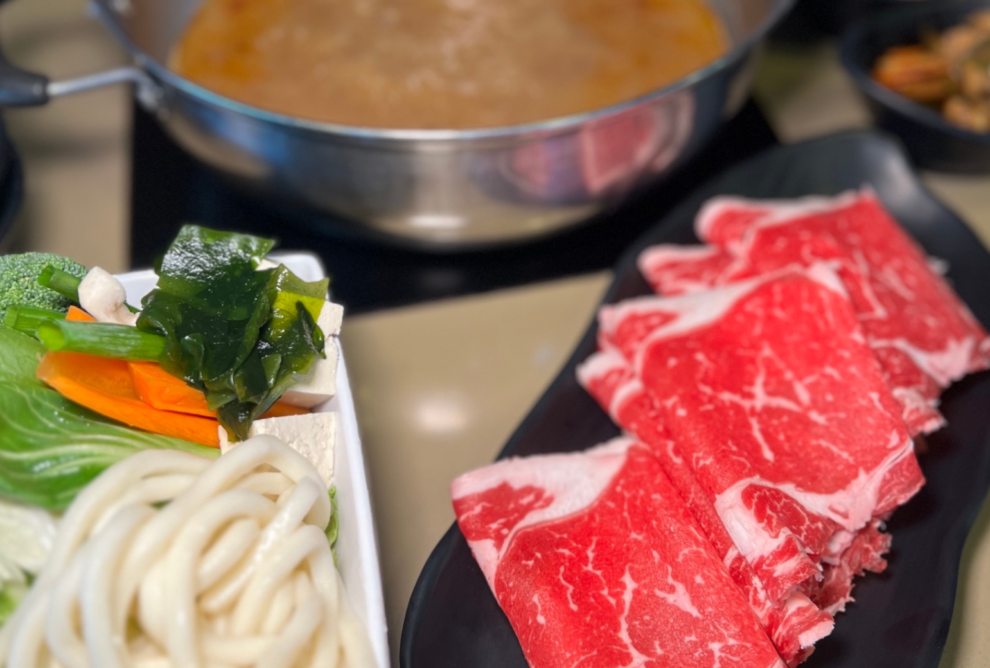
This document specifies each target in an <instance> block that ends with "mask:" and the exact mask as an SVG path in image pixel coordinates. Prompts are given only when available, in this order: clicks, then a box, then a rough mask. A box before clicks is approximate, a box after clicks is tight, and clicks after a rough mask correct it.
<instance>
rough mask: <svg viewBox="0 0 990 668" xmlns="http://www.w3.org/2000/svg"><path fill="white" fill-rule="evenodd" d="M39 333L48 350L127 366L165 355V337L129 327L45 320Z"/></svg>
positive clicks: (40, 324)
mask: <svg viewBox="0 0 990 668" xmlns="http://www.w3.org/2000/svg"><path fill="white" fill-rule="evenodd" d="M36 331H37V335H38V339H40V340H41V343H43V344H44V346H45V347H46V348H48V349H49V350H55V351H65V352H73V353H85V354H87V355H96V356H98V357H110V358H113V359H118V360H127V361H128V362H157V361H158V360H159V359H161V357H162V355H164V354H165V337H163V336H158V335H157V334H149V333H148V332H142V331H141V330H139V329H137V328H135V327H129V326H127V325H114V324H110V323H95V322H69V321H67V320H46V321H44V322H41V323H39V324H38V325H37V328H36Z"/></svg>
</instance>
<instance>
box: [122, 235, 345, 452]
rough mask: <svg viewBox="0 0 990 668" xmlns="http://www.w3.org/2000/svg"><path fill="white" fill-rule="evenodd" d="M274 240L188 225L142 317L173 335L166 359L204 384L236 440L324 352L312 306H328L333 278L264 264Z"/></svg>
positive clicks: (148, 326)
mask: <svg viewBox="0 0 990 668" xmlns="http://www.w3.org/2000/svg"><path fill="white" fill-rule="evenodd" d="M273 246H274V242H273V241H272V240H270V239H261V238H259V237H253V236H249V235H245V234H234V233H230V232H218V231H215V230H209V229H205V228H202V227H197V226H195V225H186V226H184V227H183V228H182V229H181V230H180V232H179V235H178V237H177V238H176V240H175V241H174V242H173V243H172V246H171V247H170V248H169V250H168V251H167V252H166V254H165V256H164V257H163V258H162V262H161V264H160V266H159V268H158V275H159V278H158V287H157V289H155V290H153V291H152V292H151V293H150V294H148V295H147V296H146V297H145V298H144V301H143V309H142V311H141V315H140V317H139V318H138V322H137V327H138V329H141V330H143V331H145V332H150V333H153V334H157V335H160V336H164V337H165V338H166V347H165V356H164V357H163V358H162V360H161V364H162V367H163V368H164V369H165V370H166V371H168V372H169V373H171V374H173V375H175V376H178V377H179V378H182V379H184V380H185V381H186V382H187V383H189V384H190V385H192V386H193V387H196V388H198V389H200V390H202V391H203V393H204V394H205V395H206V399H207V402H208V404H209V406H210V407H211V408H213V409H216V410H217V418H218V420H219V421H220V423H221V424H223V425H224V426H225V427H226V428H227V430H228V431H230V432H231V433H233V434H234V435H235V437H237V438H238V439H244V438H246V437H247V433H248V428H249V427H250V425H251V422H252V421H253V420H254V419H255V418H257V417H258V416H259V415H261V414H262V413H264V412H265V411H266V410H268V408H270V407H271V405H272V404H274V403H275V402H276V401H277V400H278V398H279V397H280V396H281V395H282V393H284V392H285V390H286V389H288V388H289V387H291V386H292V385H293V384H294V383H295V382H297V379H298V378H299V377H300V376H302V375H303V374H305V373H307V372H308V371H309V370H310V368H311V367H312V364H313V361H314V359H316V357H317V356H322V355H323V334H322V332H321V331H320V330H319V328H318V327H317V326H316V318H317V317H318V316H319V311H317V312H316V314H315V315H314V314H313V313H312V312H311V309H313V308H315V303H316V302H317V301H319V302H320V303H319V306H320V307H322V300H323V299H324V297H325V295H326V291H327V286H328V283H329V281H328V280H322V281H316V282H313V283H308V282H306V281H303V280H301V279H300V278H299V277H297V276H296V275H295V274H293V273H292V272H291V271H289V270H288V269H286V268H285V267H284V266H280V267H278V268H276V269H266V270H261V271H259V270H258V269H257V267H258V265H259V264H260V262H261V261H262V260H263V259H264V257H265V256H266V255H267V254H268V252H269V251H270V250H271V249H272V247H273ZM286 295H289V296H286ZM292 295H294V296H292Z"/></svg>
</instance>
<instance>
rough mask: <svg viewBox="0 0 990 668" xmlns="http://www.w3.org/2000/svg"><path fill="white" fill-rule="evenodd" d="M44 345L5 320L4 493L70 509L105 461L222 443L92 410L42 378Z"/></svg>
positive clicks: (1, 358) (1, 359)
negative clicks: (157, 430)
mask: <svg viewBox="0 0 990 668" xmlns="http://www.w3.org/2000/svg"><path fill="white" fill-rule="evenodd" d="M44 352H45V350H44V348H43V347H42V346H41V344H39V343H38V342H37V341H35V340H34V339H32V338H31V337H29V336H27V335H25V334H21V333H20V332H15V331H14V330H12V329H9V328H7V327H3V326H0V495H2V496H5V497H7V498H10V499H13V500H16V501H18V502H21V503H26V504H29V505H35V506H40V507H42V508H46V509H48V510H54V511H61V510H64V509H65V508H66V507H67V506H68V505H69V503H71V502H72V500H73V499H74V498H75V497H76V494H78V493H79V491H80V490H81V489H82V488H83V487H85V486H86V485H87V484H88V483H89V482H90V481H91V480H92V479H93V478H95V477H96V476H97V475H99V474H100V473H102V472H103V471H104V470H105V469H107V468H108V467H110V466H112V465H113V464H115V463H117V462H119V461H120V460H122V459H124V458H126V457H127V456H129V455H131V454H133V453H135V452H137V451H139V450H148V449H158V448H163V449H164V448H167V449H172V450H182V451H184V452H190V453H193V454H196V455H199V456H201V457H209V458H211V459H213V458H216V457H217V456H219V454H220V453H219V451H218V450H216V449H214V448H206V447H203V446H199V445H194V444H192V443H188V442H186V441H182V440H179V439H174V438H166V437H164V436H156V435H154V434H148V433H145V432H141V431H137V430H135V429H130V428H129V427H125V426H123V425H120V424H118V423H116V422H113V421H111V420H108V419H106V418H104V417H102V416H100V415H97V414H96V413H93V412H92V411H89V410H86V409H85V408H82V407H80V406H77V405H76V404H74V403H72V402H71V401H69V400H67V399H65V398H63V397H62V395H60V394H59V393H58V392H55V391H54V390H51V389H48V388H47V387H46V386H45V385H44V384H42V383H41V382H40V381H38V380H37V379H36V378H35V370H36V368H37V365H38V361H39V360H40V359H41V356H42V354H43V353H44Z"/></svg>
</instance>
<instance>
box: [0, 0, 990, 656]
mask: <svg viewBox="0 0 990 668" xmlns="http://www.w3.org/2000/svg"><path fill="white" fill-rule="evenodd" d="M2 12H3V21H2V22H0V38H2V40H3V43H4V45H5V47H6V50H7V52H8V54H9V55H10V56H11V58H13V59H14V60H15V61H16V62H18V63H21V64H23V65H26V66H31V67H34V68H38V69H41V70H42V71H44V72H45V73H47V74H50V75H58V76H66V75H74V74H81V73H86V72H90V71H93V70H95V69H97V68H99V67H101V66H106V65H108V64H113V63H116V62H118V61H119V59H120V53H119V51H117V49H116V48H115V47H114V46H113V45H112V44H111V43H110V42H109V41H108V40H107V39H106V38H105V36H104V34H103V32H102V29H101V28H100V27H99V26H97V25H96V24H95V23H94V22H93V21H92V20H91V19H89V18H87V17H86V14H85V3H84V0H44V1H43V2H31V1H29V0H20V2H14V3H10V4H9V5H5V6H4V7H3V9H2ZM834 55H835V54H834V50H833V49H832V48H830V47H827V46H826V47H814V48H810V49H807V50H801V51H782V50H779V49H776V50H771V51H770V53H769V54H768V57H767V58H766V59H765V61H764V63H763V66H762V67H761V70H760V73H759V76H758V81H757V93H758V97H759V99H760V100H761V102H762V103H763V106H764V107H765V109H766V111H767V114H768V116H769V117H770V119H771V121H772V123H773V125H774V127H775V129H776V131H777V133H778V134H779V136H780V137H781V138H782V139H783V140H784V141H797V140H800V139H803V138H806V137H810V136H814V135H817V134H822V133H826V132H831V131H835V130H839V129H844V128H849V127H863V126H866V125H868V122H869V120H868V117H867V114H866V112H865V110H864V108H863V106H862V105H861V103H860V102H859V100H858V99H857V97H856V95H855V92H854V91H853V89H852V86H851V84H850V83H849V82H848V80H846V78H845V76H844V74H843V73H842V71H841V68H840V67H839V66H838V65H837V63H836V61H835V58H834ZM126 96H127V92H126V91H125V90H124V89H116V90H107V91H101V92H98V93H91V94H88V95H86V96H81V97H78V98H74V99H66V100H59V101H57V102H55V103H53V104H52V105H51V106H50V107H48V108H46V109H43V110H16V111H9V112H7V113H6V114H5V118H6V120H7V123H8V126H9V131H10V133H11V135H12V136H13V137H14V140H15V142H16V144H17V146H18V148H19V149H20V151H21V153H22V155H23V158H24V163H25V168H26V171H27V178H28V182H27V198H26V205H25V210H24V212H23V215H22V223H23V224H24V232H23V233H22V235H21V238H20V240H19V242H18V246H19V247H20V248H25V249H46V250H52V251H55V252H60V253H65V254H71V255H73V256H74V257H76V258H78V259H79V260H81V261H83V262H85V263H86V264H90V265H93V264H99V265H101V266H103V267H105V268H107V269H110V270H119V269H123V268H125V267H126V266H127V257H126V247H127V212H128V193H129V190H128V173H129V167H128V164H127V156H128V153H127V141H128V132H129V129H128V109H129V107H128V104H127V97H126ZM923 178H924V179H925V182H926V183H927V184H928V186H929V187H930V188H932V190H934V191H935V192H936V193H937V194H938V195H939V196H940V197H941V198H943V200H944V201H945V202H946V203H948V204H949V205H950V206H951V207H952V208H954V209H955V210H956V211H957V212H958V213H960V214H961V215H962V216H963V217H964V218H965V219H966V220H967V221H968V222H969V223H970V224H971V225H972V226H973V227H974V229H975V230H976V231H977V232H978V233H979V234H980V236H981V237H982V239H983V240H984V242H985V243H988V244H990V177H958V176H946V175H936V174H925V175H923ZM609 280H610V275H609V274H608V273H607V272H604V273H599V274H594V275H590V276H584V277H580V278H576V279H570V280H562V281H556V282H551V283H545V284H538V285H533V286H529V287H525V288H520V289H515V290H507V291H503V292H498V293H494V294H487V295H483V296H479V297H470V298H464V299H456V300H450V301H446V302H441V303H434V304H429V305H425V306H421V307H415V308H407V309H399V310H394V311H387V312H381V313H375V314H372V315H366V316H362V317H353V318H348V319H347V320H346V321H345V326H344V333H343V347H344V351H345V355H346V356H347V360H348V366H349V368H350V372H351V377H352V382H353V384H354V388H353V389H354V393H355V397H356V401H357V409H358V415H359V419H360V422H361V428H362V434H363V439H364V444H365V449H366V452H367V457H368V467H369V476H370V481H371V485H372V494H373V500H374V505H375V512H376V514H377V521H378V533H379V538H380V548H381V555H382V566H383V577H384V583H385V592H386V599H387V601H386V604H387V609H388V616H389V623H390V626H391V629H390V632H391V641H392V646H393V650H394V649H395V648H396V647H397V644H398V638H399V632H400V629H401V624H402V618H403V615H404V612H405V607H406V603H407V601H408V599H409V594H410V592H411V591H412V587H413V584H414V583H415V580H416V577H417V575H418V573H419V571H420V569H421V567H422V565H423V563H424V562H425V560H426V558H427V556H428V555H429V553H430V551H431V549H432V548H433V546H434V545H435V543H436V542H437V540H439V538H440V537H441V536H442V534H443V533H444V531H445V530H446V529H447V527H448V526H449V525H450V523H451V522H452V520H453V513H452V512H451V510H450V503H449V497H448V494H447V489H448V487H447V486H448V484H449V482H450V481H451V479H453V478H454V477H455V476H456V475H458V474H460V473H462V472H464V471H466V470H468V469H470V468H472V467H476V466H480V465H483V464H485V463H487V462H489V461H491V459H492V458H493V457H494V456H495V454H496V453H497V452H498V450H499V449H500V448H501V447H502V445H503V444H504V443H505V441H506V439H507V438H508V436H509V435H510V434H511V433H512V432H513V430H514V429H515V427H516V426H517V425H518V424H519V422H520V421H521V420H522V418H523V417H524V416H525V415H526V414H527V412H528V411H529V410H530V408H531V407H532V405H533V403H534V402H535V401H536V400H537V398H538V397H539V396H540V395H541V394H542V392H543V390H544V389H545V388H546V387H547V385H548V384H549V382H550V381H551V380H552V378H553V377H554V376H555V375H556V374H557V372H558V370H559V369H560V367H561V366H562V365H563V363H564V361H565V360H566V359H567V357H568V355H569V354H570V352H571V349H572V348H573V346H574V345H575V344H576V342H577V341H578V339H579V337H580V335H581V334H582V332H583V331H584V330H585V328H586V326H587V324H588V323H589V322H590V320H591V318H592V317H593V314H594V310H595V306H596V304H597V303H598V300H599V299H600V297H601V295H602V294H603V292H604V290H605V288H606V286H607V284H608V281H609ZM988 526H990V505H988V506H987V507H986V508H984V512H983V514H982V515H981V517H980V519H979V521H978V523H977V527H976V529H975V530H974V531H973V533H972V534H971V537H970V540H969V542H968V544H967V547H966V553H965V556H964V560H963V568H962V579H961V583H960V587H959V592H960V596H959V598H958V601H957V606H956V614H955V615H954V618H953V624H952V629H951V633H950V639H949V645H948V647H947V649H946V652H945V656H944V659H943V661H942V668H987V667H990V633H987V632H986V631H985V629H990V528H988ZM840 623H841V621H840Z"/></svg>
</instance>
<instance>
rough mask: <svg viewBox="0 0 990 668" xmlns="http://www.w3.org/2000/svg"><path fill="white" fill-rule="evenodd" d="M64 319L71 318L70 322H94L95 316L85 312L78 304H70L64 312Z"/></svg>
mask: <svg viewBox="0 0 990 668" xmlns="http://www.w3.org/2000/svg"><path fill="white" fill-rule="evenodd" d="M65 319H66V320H71V321H72V322H96V318H94V317H93V316H91V315H90V314H88V313H86V311H84V310H82V309H81V308H79V307H78V306H70V307H69V312H68V313H66V314H65Z"/></svg>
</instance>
